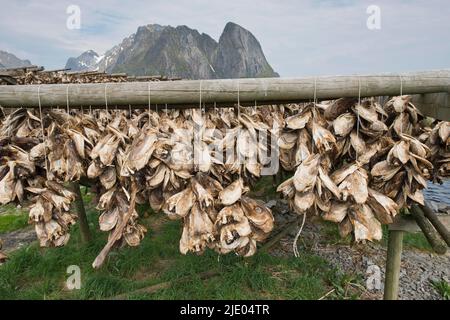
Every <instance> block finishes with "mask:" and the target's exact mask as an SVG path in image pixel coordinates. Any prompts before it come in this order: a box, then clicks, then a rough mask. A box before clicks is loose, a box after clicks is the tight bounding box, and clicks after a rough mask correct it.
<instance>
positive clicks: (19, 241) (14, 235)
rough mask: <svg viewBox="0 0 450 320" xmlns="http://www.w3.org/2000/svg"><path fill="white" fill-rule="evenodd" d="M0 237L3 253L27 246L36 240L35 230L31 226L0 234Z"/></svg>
mask: <svg viewBox="0 0 450 320" xmlns="http://www.w3.org/2000/svg"><path fill="white" fill-rule="evenodd" d="M0 239H2V241H3V248H2V251H4V252H5V253H8V252H11V251H14V250H17V249H19V248H21V247H23V246H27V245H29V244H30V243H32V242H33V241H36V240H37V238H36V232H35V231H34V228H33V227H27V228H25V229H19V230H16V231H12V232H8V233H5V234H0Z"/></svg>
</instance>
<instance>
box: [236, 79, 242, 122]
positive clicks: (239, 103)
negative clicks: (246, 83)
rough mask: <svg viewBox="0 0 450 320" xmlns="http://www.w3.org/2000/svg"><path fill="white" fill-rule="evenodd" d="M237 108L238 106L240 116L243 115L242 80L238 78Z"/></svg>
mask: <svg viewBox="0 0 450 320" xmlns="http://www.w3.org/2000/svg"><path fill="white" fill-rule="evenodd" d="M237 108H238V118H239V117H240V116H241V93H240V81H239V79H238V80H237Z"/></svg>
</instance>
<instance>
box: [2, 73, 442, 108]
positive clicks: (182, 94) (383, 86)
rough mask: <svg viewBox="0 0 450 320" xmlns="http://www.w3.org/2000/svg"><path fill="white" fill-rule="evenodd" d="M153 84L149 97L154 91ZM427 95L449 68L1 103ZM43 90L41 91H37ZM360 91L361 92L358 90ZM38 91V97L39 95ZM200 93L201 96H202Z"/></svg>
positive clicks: (5, 91) (191, 83) (61, 92)
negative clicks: (406, 72) (400, 73)
mask: <svg viewBox="0 0 450 320" xmlns="http://www.w3.org/2000/svg"><path fill="white" fill-rule="evenodd" d="M149 87H150V95H149ZM401 87H402V91H403V94H424V93H434V92H448V90H449V87H450V70H441V71H428V72H417V73H408V74H402V75H401V76H400V75H398V74H378V75H369V76H322V77H316V78H314V77H309V78H292V79H290V78H258V79H255V78H250V79H222V80H181V81H173V82H172V81H168V82H167V81H161V82H123V83H107V84H105V83H91V84H50V85H24V86H0V105H3V106H8V107H31V108H32V107H37V106H38V100H39V99H38V96H39V98H40V101H41V105H42V106H43V107H52V106H58V105H59V106H62V105H66V102H67V98H68V100H69V104H70V106H71V107H80V106H92V107H95V108H104V107H105V105H106V102H107V103H108V106H110V107H111V108H112V107H113V106H128V105H132V106H134V107H139V106H148V102H149V96H150V100H151V104H152V105H155V104H159V105H164V104H168V106H169V107H178V108H179V107H185V106H189V105H198V104H199V100H200V96H201V100H202V102H203V103H206V104H212V103H214V102H216V103H219V104H221V103H222V104H234V103H237V101H238V98H239V101H240V102H241V103H242V104H244V103H249V104H250V103H254V102H255V101H256V102H257V103H258V104H267V103H287V102H296V101H305V100H308V99H312V98H313V97H314V92H316V97H317V98H318V99H335V98H340V97H355V96H358V93H359V91H360V92H361V96H362V97H370V96H386V95H388V96H389V95H398V94H399V93H400V88H401ZM38 88H40V89H38ZM359 89H361V90H359ZM38 90H39V95H38ZM200 92H201V94H200Z"/></svg>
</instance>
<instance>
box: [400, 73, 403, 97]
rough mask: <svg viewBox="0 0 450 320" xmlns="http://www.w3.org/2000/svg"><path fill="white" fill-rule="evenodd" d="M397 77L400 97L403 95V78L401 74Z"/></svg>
mask: <svg viewBox="0 0 450 320" xmlns="http://www.w3.org/2000/svg"><path fill="white" fill-rule="evenodd" d="M399 77H400V96H402V95H403V77H402V75H401V74H400V75H399Z"/></svg>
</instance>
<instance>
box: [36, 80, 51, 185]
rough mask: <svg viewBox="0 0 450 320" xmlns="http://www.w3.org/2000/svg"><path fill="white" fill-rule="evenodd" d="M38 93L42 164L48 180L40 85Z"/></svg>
mask: <svg viewBox="0 0 450 320" xmlns="http://www.w3.org/2000/svg"><path fill="white" fill-rule="evenodd" d="M37 95H38V106H39V117H40V119H41V134H42V142H43V143H44V165H45V173H46V176H47V180H49V178H48V177H49V172H48V164H47V138H46V136H45V130H44V118H43V116H42V104H41V86H40V85H39V86H38V89H37Z"/></svg>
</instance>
